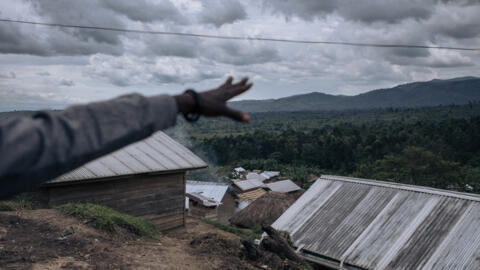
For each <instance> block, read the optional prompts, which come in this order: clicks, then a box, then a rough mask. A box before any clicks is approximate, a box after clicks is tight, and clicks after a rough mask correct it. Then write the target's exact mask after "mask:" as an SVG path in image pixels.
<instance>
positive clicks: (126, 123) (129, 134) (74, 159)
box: [0, 94, 177, 198]
mask: <svg viewBox="0 0 480 270" xmlns="http://www.w3.org/2000/svg"><path fill="white" fill-rule="evenodd" d="M176 118H177V104H176V102H175V99H174V98H173V97H171V96H167V95H160V96H154V97H150V98H147V97H144V96H141V95H138V94H132V95H126V96H122V97H119V98H116V99H113V100H110V101H105V102H97V103H91V104H87V105H78V106H72V107H70V108H68V109H66V110H64V111H61V112H51V111H43V112H38V113H35V114H34V115H33V116H31V117H19V118H17V119H12V120H9V121H6V122H4V123H1V124H0V198H3V197H6V196H10V195H13V194H16V193H19V192H22V191H27V190H31V189H34V188H35V187H38V186H39V185H41V184H42V183H44V182H46V181H48V180H50V179H53V178H55V177H57V176H60V175H62V174H64V173H66V172H68V171H70V170H73V169H75V168H77V167H79V166H81V165H83V164H85V163H87V162H88V161H91V160H93V159H95V158H98V157H100V156H102V155H105V154H107V153H110V152H112V151H115V150H117V149H119V148H121V147H123V146H126V145H128V144H130V143H133V142H135V141H138V140H141V139H144V138H146V137H148V136H150V135H151V134H152V133H154V132H155V131H158V130H161V129H166V128H168V127H170V126H173V125H175V122H176Z"/></svg>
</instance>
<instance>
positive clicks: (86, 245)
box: [0, 209, 281, 269]
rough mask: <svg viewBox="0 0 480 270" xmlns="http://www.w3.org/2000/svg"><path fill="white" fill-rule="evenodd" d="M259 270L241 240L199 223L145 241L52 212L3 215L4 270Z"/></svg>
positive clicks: (0, 257)
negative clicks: (246, 253)
mask: <svg viewBox="0 0 480 270" xmlns="http://www.w3.org/2000/svg"><path fill="white" fill-rule="evenodd" d="M119 230H120V229H119ZM278 260H279V258H277V259H276V260H275V258H274V259H272V263H273V264H274V265H276V267H274V268H277V267H279V265H281V261H278ZM258 265H261V264H259V263H255V262H250V261H248V260H247V259H246V257H245V255H244V249H243V248H242V246H241V243H240V238H239V237H237V236H236V235H233V234H230V233H227V232H224V231H221V230H218V229H216V228H215V227H213V226H211V225H208V224H205V223H203V222H201V221H199V220H195V219H189V220H188V221H187V226H186V227H185V228H182V229H178V230H175V231H171V232H169V233H167V234H164V235H161V236H159V237H158V239H147V238H137V237H135V236H134V235H132V234H130V233H128V232H120V233H117V234H109V233H104V232H99V231H97V230H95V229H93V228H91V227H90V226H88V225H87V224H83V223H82V222H81V221H79V220H77V219H75V218H72V217H68V216H65V215H63V214H62V213H60V212H58V211H56V210H53V209H41V210H25V211H21V212H0V266H1V268H2V269H259V268H258ZM270 269H272V268H270Z"/></svg>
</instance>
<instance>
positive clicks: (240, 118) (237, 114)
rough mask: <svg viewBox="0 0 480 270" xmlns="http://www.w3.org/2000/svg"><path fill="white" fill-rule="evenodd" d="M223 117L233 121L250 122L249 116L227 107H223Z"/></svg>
mask: <svg viewBox="0 0 480 270" xmlns="http://www.w3.org/2000/svg"><path fill="white" fill-rule="evenodd" d="M225 116H227V117H230V118H232V119H234V120H237V121H240V122H245V123H248V122H250V116H249V115H248V114H246V113H244V112H242V111H238V110H234V109H231V108H229V107H225Z"/></svg>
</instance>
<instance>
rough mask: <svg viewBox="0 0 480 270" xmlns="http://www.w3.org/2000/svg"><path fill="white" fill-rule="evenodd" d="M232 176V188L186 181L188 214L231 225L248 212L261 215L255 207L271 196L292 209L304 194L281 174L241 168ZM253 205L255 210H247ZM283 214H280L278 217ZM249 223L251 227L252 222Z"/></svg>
mask: <svg viewBox="0 0 480 270" xmlns="http://www.w3.org/2000/svg"><path fill="white" fill-rule="evenodd" d="M232 175H233V177H234V178H235V179H231V183H230V184H226V183H225V184H223V183H216V182H199V181H187V186H186V195H185V196H186V199H185V200H186V201H185V209H186V211H187V214H188V215H189V216H195V217H202V218H209V219H213V220H217V221H219V222H222V223H226V224H228V223H232V222H231V221H232V220H235V218H234V217H235V216H238V215H244V214H245V212H249V211H252V212H258V207H256V206H254V205H252V203H253V202H255V201H256V200H257V199H259V198H261V197H262V196H265V195H267V194H270V193H272V194H277V196H274V197H275V198H276V199H277V200H278V199H279V198H283V199H284V200H285V201H288V202H290V203H289V204H288V205H290V204H291V203H293V201H295V199H296V198H298V197H299V196H300V194H301V190H302V189H301V188H300V187H299V186H298V185H297V184H295V183H294V182H293V181H292V180H290V179H285V178H284V177H282V176H281V174H280V172H278V171H260V170H252V171H249V170H245V169H244V168H241V167H238V168H235V169H234V170H233V172H232ZM278 194H285V195H284V196H282V195H278ZM267 197H272V196H267ZM250 205H252V206H251V207H248V206H250ZM247 207H248V208H247ZM285 210H286V209H285ZM277 212H278V211H277ZM282 213H283V212H281V213H278V216H280V215H281V214H282ZM278 216H277V217H278ZM261 221H262V220H260V221H259V222H261ZM272 222H273V221H272ZM247 223H248V224H251V222H247ZM270 223H271V222H270ZM233 224H235V222H233ZM244 224H245V223H244V222H240V223H238V224H235V225H240V226H242V227H249V226H245V225H244ZM260 224H261V223H257V224H255V225H260Z"/></svg>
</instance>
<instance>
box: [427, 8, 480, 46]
mask: <svg viewBox="0 0 480 270" xmlns="http://www.w3.org/2000/svg"><path fill="white" fill-rule="evenodd" d="M477 3H478V4H477V5H471V6H467V7H462V6H459V5H455V4H450V5H446V6H442V7H439V8H438V9H437V12H436V13H435V15H434V16H433V17H432V19H431V20H429V21H428V23H427V28H428V30H429V32H430V33H432V35H442V36H446V37H451V38H455V39H468V38H475V37H478V36H480V19H479V18H480V1H479V2H477Z"/></svg>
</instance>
